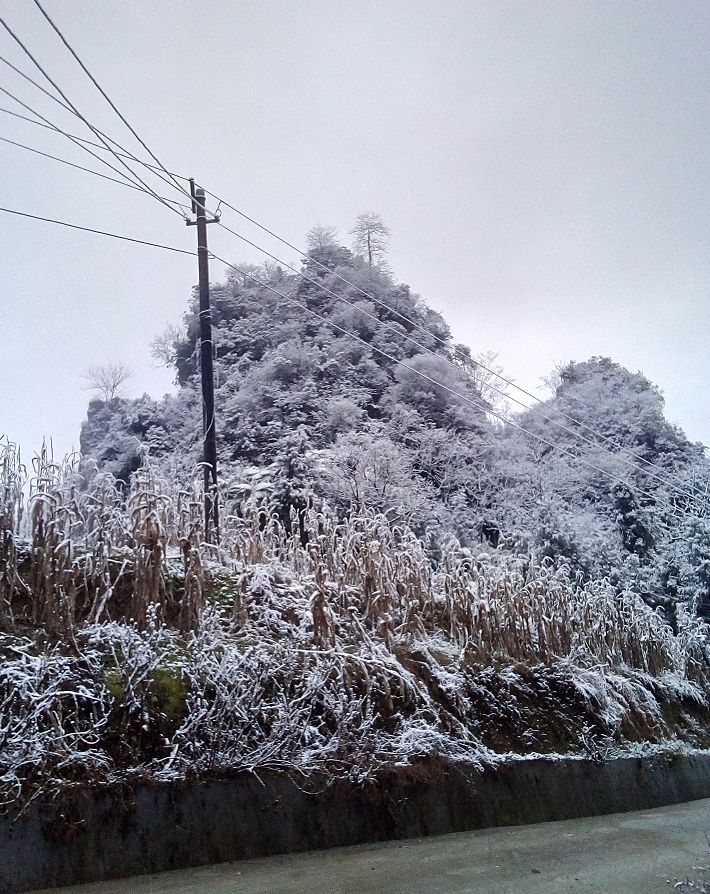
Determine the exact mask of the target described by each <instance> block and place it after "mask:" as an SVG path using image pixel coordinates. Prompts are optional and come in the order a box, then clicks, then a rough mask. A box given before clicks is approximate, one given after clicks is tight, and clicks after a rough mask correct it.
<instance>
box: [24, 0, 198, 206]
mask: <svg viewBox="0 0 710 894" xmlns="http://www.w3.org/2000/svg"><path fill="white" fill-rule="evenodd" d="M34 2H35V6H36V7H37V8H38V9H39V11H40V12H41V13H42V15H43V16H44V17H45V19H46V20H47V21H48V22H49V24H50V25H51V26H52V28H53V29H54V30H55V31H56V33H57V34H58V35H59V38H60V39H61V41H62V43H63V44H64V46H65V47H66V48H67V49H68V50H69V52H70V53H71V54H72V56H73V57H74V58H75V59H76V61H77V62H78V63H79V65H80V66H81V67H82V69H83V71H84V72H85V73H86V75H87V76H88V77H89V78H90V79H91V82H92V83H93V84H94V86H95V87H96V89H97V90H98V91H99V92H100V93H101V95H102V96H103V98H104V99H105V100H106V102H107V103H108V104H109V105H110V106H111V108H112V109H113V110H114V112H115V113H116V114H117V115H118V117H119V118H120V119H121V121H123V123H124V124H125V125H126V127H127V128H128V129H129V130H130V132H131V133H132V134H133V136H134V137H135V138H136V139H137V140H138V142H139V143H140V144H141V146H142V147H143V148H144V149H145V151H146V152H147V153H148V155H150V157H151V158H152V159H153V161H154V162H155V163H156V164H157V165H158V166H159V167H160V168H161V170H162V171H164V172H165V173H166V174H167V175H168V176H169V177H170V179H171V180H173V181H174V183H175V185H176V186H177V188H178V189H182V187H181V185H180V184H179V183H178V181H177V180H176V179H175V178H174V177H173V175H172V174H171V173H170V172H169V171H168V170H167V169H166V168H165V166H164V165H163V164H162V162H161V161H160V159H159V158H158V157H157V156H156V155H155V154H154V153H153V152H151V150H150V149H149V148H148V146H147V145H146V144H145V143H144V142H143V140H142V139H141V138H140V137H139V136H138V134H137V133H136V131H135V130H134V129H133V128H132V127H131V125H130V124H129V123H128V121H127V120H126V119H125V118H124V116H123V115H122V114H121V113H120V112H119V110H118V109H117V108H116V106H115V104H114V103H113V102H112V101H111V99H110V98H109V96H108V94H107V93H106V91H105V90H104V89H103V88H102V87H101V85H100V84H99V82H98V81H97V80H96V78H95V77H94V76H93V75H92V74H91V72H90V71H89V69H88V68H87V67H86V65H84V63H83V62H82V61H81V59H80V58H79V56H78V55H77V53H76V52H75V51H74V49H73V48H72V46H71V44H70V43H69V41H68V40H67V39H66V37H65V36H64V35H63V34H62V32H61V31H60V30H59V28H58V27H57V26H56V25H55V23H54V21H53V20H52V18H51V16H50V15H49V14H48V13H47V12H46V11H45V10H44V7H43V6H42V4H41V3H40V2H39V0H34Z"/></svg>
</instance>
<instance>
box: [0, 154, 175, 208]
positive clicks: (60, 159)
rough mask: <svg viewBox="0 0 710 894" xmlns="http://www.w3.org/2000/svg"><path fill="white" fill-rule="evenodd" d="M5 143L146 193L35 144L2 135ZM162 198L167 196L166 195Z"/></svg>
mask: <svg viewBox="0 0 710 894" xmlns="http://www.w3.org/2000/svg"><path fill="white" fill-rule="evenodd" d="M0 140H2V142H3V143H9V144H10V145H11V146H17V147H18V148H19V149H26V150H27V151H28V152H34V153H35V154H36V155H42V156H43V157H44V158H51V159H52V161H58V162H60V163H61V164H63V165H68V166H69V167H70V168H76V169H77V170H79V171H84V172H85V173H87V174H93V175H94V176H95V177H101V179H102V180H109V181H110V182H111V183H117V184H118V185H119V186H125V187H126V188H127V189H135V190H137V191H138V192H141V193H144V194H145V190H144V189H143V188H142V187H141V186H138V185H137V184H134V183H129V182H128V181H126V180H119V179H118V178H116V177H109V176H108V174H102V173H101V172H100V171H94V170H93V168H87V167H84V165H78V164H76V163H75V162H73V161H68V159H66V158H60V157H59V156H58V155H52V154H51V153H49V152H43V151H42V150H41V149H36V148H35V147H34V146H27V145H25V144H24V143H18V142H16V141H15V140H10V139H8V137H0ZM162 198H165V197H164V196H163V197H162ZM166 201H171V202H173V203H174V204H176V205H180V203H179V202H175V201H174V200H173V199H170V200H166ZM180 207H181V208H187V205H180Z"/></svg>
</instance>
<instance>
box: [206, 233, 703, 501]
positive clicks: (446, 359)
mask: <svg viewBox="0 0 710 894" xmlns="http://www.w3.org/2000/svg"><path fill="white" fill-rule="evenodd" d="M218 223H219V224H220V226H222V227H223V228H224V229H225V230H227V232H229V233H231V234H232V235H234V236H236V237H237V238H238V239H241V240H242V241H243V242H245V243H246V244H247V245H249V246H251V247H252V248H255V249H257V250H258V251H261V252H263V253H264V254H265V255H266V256H267V257H269V258H271V259H272V260H273V261H276V262H277V263H279V264H282V265H283V266H284V267H286V268H287V269H289V270H291V271H292V272H294V273H295V274H296V275H297V276H299V277H301V278H302V279H303V280H305V281H306V282H309V283H311V284H312V285H315V286H316V287H317V288H319V289H320V290H322V291H323V292H324V293H325V294H327V295H330V296H331V297H333V298H335V299H336V300H338V301H342V302H343V303H344V304H346V305H348V306H349V307H351V308H353V309H354V310H356V311H357V312H359V313H360V314H362V315H363V316H365V317H367V318H368V319H370V320H372V321H374V322H375V323H376V324H377V325H378V327H381V328H384V329H386V330H389V331H390V332H392V333H394V334H395V335H397V336H399V337H403V338H404V339H406V340H407V341H409V342H411V343H412V344H414V345H416V346H417V347H418V348H419V349H420V350H421V351H422V352H423V353H425V354H428V355H429V356H431V357H435V358H437V359H439V360H442V361H443V362H445V363H447V364H448V365H449V366H451V367H452V368H453V369H455V370H456V371H457V372H461V368H460V367H459V366H458V365H457V364H456V363H454V362H453V361H452V360H451V358H449V357H448V356H446V355H442V354H437V353H436V352H435V351H433V350H432V349H431V348H429V347H427V346H426V345H423V344H422V343H421V342H419V341H417V340H416V339H415V338H413V337H412V336H411V335H409V334H408V333H407V332H404V333H402V332H400V331H399V330H397V329H395V328H394V327H393V326H391V325H390V324H389V323H386V322H383V321H382V320H380V319H379V318H378V317H377V316H376V315H375V314H372V313H370V312H369V311H368V310H366V309H365V308H363V307H358V306H357V305H356V304H354V303H353V302H352V301H350V300H348V299H347V298H346V297H344V296H343V295H339V294H338V293H337V292H334V291H333V290H332V289H329V288H328V287H327V286H325V285H324V284H323V283H321V282H319V281H318V280H315V279H313V278H312V277H309V276H307V275H306V274H305V273H303V272H302V271H299V270H297V269H296V268H295V267H293V266H292V265H291V264H288V263H287V262H286V261H284V260H282V259H281V258H279V257H277V256H276V255H274V254H271V253H270V252H268V251H267V250H266V249H264V248H263V247H262V246H260V245H257V244H256V243H255V242H252V241H251V240H250V239H247V237H246V236H244V235H242V234H241V233H238V232H237V231H236V230H233V229H231V228H230V227H228V226H227V225H226V224H225V223H223V222H222V221H218ZM378 303H379V304H380V305H381V306H383V307H384V308H385V309H387V310H391V308H390V307H389V305H388V304H386V303H384V302H381V301H380V302H378ZM418 328H422V327H418ZM424 331H425V332H427V334H431V333H429V332H428V330H424ZM444 344H445V343H444ZM447 347H448V346H447ZM490 387H491V388H492V389H493V390H494V391H496V392H498V393H499V394H502V395H503V396H505V397H506V398H508V399H509V400H512V401H513V402H515V403H516V404H518V405H519V406H521V407H523V408H524V409H526V410H529V411H530V412H532V413H535V414H537V415H539V416H540V417H541V418H542V419H545V420H546V421H548V422H550V423H552V424H553V425H556V426H557V428H558V429H560V430H561V431H564V432H567V433H568V434H571V435H572V436H573V437H575V438H579V439H580V440H581V441H583V442H584V443H586V444H589V445H591V446H593V447H598V448H600V449H602V450H604V452H605V453H608V454H609V455H610V456H613V457H614V458H615V459H617V460H618V461H619V462H621V463H623V464H624V465H626V466H628V467H630V468H632V469H634V470H635V471H636V472H642V473H644V474H646V475H648V476H649V477H651V478H654V479H656V480H657V481H659V482H661V483H663V484H666V485H667V482H666V481H665V480H664V479H663V478H661V477H660V476H658V475H655V474H654V473H653V472H650V471H648V470H646V469H642V468H641V467H640V466H638V465H637V464H636V463H634V462H631V461H630V460H628V459H625V458H624V456H623V455H621V454H619V453H612V452H611V451H610V450H608V449H607V448H605V447H604V446H603V445H601V444H599V443H598V442H596V441H593V440H591V439H590V438H588V437H586V436H585V435H583V434H581V433H580V432H576V431H574V430H573V429H570V428H568V427H567V426H565V425H563V424H562V423H561V422H559V421H557V420H555V419H553V418H552V417H551V416H548V415H546V414H545V413H543V412H541V411H540V410H538V409H536V408H535V407H529V406H527V405H526V404H524V403H523V402H522V401H520V400H518V399H517V398H516V397H513V396H512V395H508V394H505V392H503V391H501V390H500V389H499V388H496V387H495V386H494V385H491V386H490ZM494 415H495V414H494ZM671 489H672V490H673V492H674V493H678V494H679V495H680V494H682V495H683V496H689V494H686V493H685V492H683V491H680V490H678V489H676V488H671Z"/></svg>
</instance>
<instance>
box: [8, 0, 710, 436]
mask: <svg viewBox="0 0 710 894" xmlns="http://www.w3.org/2000/svg"><path fill="white" fill-rule="evenodd" d="M45 6H46V9H47V10H48V12H49V13H50V14H51V15H52V16H53V17H54V19H55V21H56V22H57V24H58V25H59V27H60V28H61V29H62V30H63V31H64V32H65V35H66V36H67V38H68V39H69V41H70V42H71V43H72V44H73V45H74V48H75V49H76V50H77V51H78V52H79V54H80V55H81V56H82V58H83V60H84V62H85V63H86V65H87V66H88V68H89V69H90V70H91V72H92V73H93V74H94V75H95V76H96V77H97V79H98V80H99V81H100V83H101V84H102V86H103V87H104V89H105V90H106V91H107V92H108V93H109V95H110V96H111V98H112V99H113V100H114V102H115V103H116V104H117V106H118V107H119V109H120V110H121V111H122V112H123V114H124V115H125V116H126V117H127V119H128V120H129V121H130V122H131V124H132V125H133V126H134V127H135V128H136V130H137V131H138V132H139V133H140V135H141V136H142V138H143V139H144V140H145V141H146V143H147V144H148V145H149V146H150V148H151V149H152V150H153V151H154V152H155V153H156V154H157V155H158V156H159V158H160V159H161V161H163V162H164V163H165V164H166V166H167V167H169V168H170V169H171V170H174V171H177V172H178V173H181V174H186V175H189V176H194V177H195V178H196V179H197V180H198V181H201V182H203V183H204V185H206V186H207V187H208V188H209V189H211V190H213V191H214V192H217V193H219V194H222V195H224V196H225V197H226V198H227V199H228V200H229V201H230V202H231V203H232V204H234V205H236V206H238V207H239V208H242V209H243V210H245V211H246V212H247V213H249V214H250V215H252V216H253V217H255V218H256V219H258V220H259V221H261V222H263V223H264V224H266V225H268V226H269V227H270V228H271V229H273V230H275V231H276V232H277V233H279V234H282V235H284V236H285V237H286V238H288V239H289V240H290V241H292V242H294V243H295V244H299V243H302V241H303V236H304V233H305V232H306V231H307V230H308V229H309V228H310V227H311V226H313V225H314V224H316V223H320V224H324V225H332V226H335V227H336V228H337V229H338V230H339V232H340V233H341V235H342V236H343V237H345V238H346V239H349V237H348V236H347V234H348V231H349V229H350V228H351V226H352V222H353V219H354V218H355V216H356V215H357V214H359V213H360V212H362V211H376V212H378V213H380V214H381V215H382V217H383V219H384V220H385V222H386V223H387V224H388V225H389V227H390V229H391V231H392V249H391V259H390V260H391V265H392V267H393V269H394V271H395V273H396V275H397V277H398V278H399V279H401V280H402V281H404V282H407V283H409V284H410V285H411V287H412V289H413V290H414V291H415V292H419V293H420V294H421V295H422V296H423V297H425V298H426V300H427V301H428V302H429V304H430V305H431V306H433V307H434V308H436V309H437V310H439V311H440V312H441V313H443V314H444V316H445V317H446V319H447V320H448V321H449V323H450V325H451V327H452V330H453V333H454V336H455V338H456V339H457V340H459V341H462V342H465V343H466V344H468V345H469V346H470V347H471V348H472V350H473V352H474V353H478V352H480V351H484V350H494V351H497V352H498V356H499V361H500V362H501V363H502V364H503V366H504V367H505V369H506V370H507V372H508V373H509V374H510V375H511V376H512V377H514V378H515V379H516V381H517V382H519V383H520V384H522V385H524V386H525V387H526V388H528V389H535V388H537V387H538V385H539V384H540V378H541V377H542V376H544V375H546V374H548V373H549V371H550V370H551V368H552V367H553V366H554V364H555V363H557V362H559V361H562V360H565V361H566V360H584V359H586V358H588V357H590V356H592V355H607V356H610V357H612V358H613V359H614V360H616V361H618V362H620V363H622V364H623V365H625V366H627V367H628V368H629V369H631V370H633V371H636V370H641V371H642V372H643V373H645V374H646V375H647V376H648V377H649V378H650V379H651V380H652V381H653V382H654V383H655V384H657V385H658V386H660V388H661V389H662V390H663V392H664V394H665V396H666V401H667V407H666V409H667V414H668V416H669V418H670V419H671V421H673V422H675V423H677V424H679V425H681V426H682V427H683V428H684V429H685V430H686V432H687V433H688V435H689V436H690V437H691V438H692V439H694V440H702V441H703V442H704V443H706V444H707V443H710V387H709V385H710V344H709V340H708V326H707V317H708V311H709V310H710V254H709V252H708V234H709V233H710V227H709V226H708V224H709V223H710V221H709V217H710V186H709V180H708V159H710V123H709V122H710V65H709V64H708V60H709V59H710V3H708V2H707V0H702V2H691V0H683V2H678V0H672V2H653V0H643V2H632V0H624V2H601V0H588V2H587V0H585V2H574V0H563V2H551V0H535V2H533V0H529V2H501V0H495V2H494V0H485V2H464V3H458V2H435V0H428V2H416V0H407V2H395V0H384V2H382V0H378V2H368V0H365V2H363V0H357V2H354V0H349V2H320V0H301V2H294V0H282V2H269V0H259V2H243V0H233V2H227V0H213V2H209V3H194V2H179V0H171V2H169V3H168V2H155V0H121V2H115V0H101V2H99V3H97V2H95V0H86V2H84V0H82V2H79V0H63V2H58V0H45ZM2 14H3V15H4V16H5V17H6V18H7V20H8V23H9V24H10V25H11V26H12V27H13V28H14V29H16V31H17V33H18V35H19V36H20V37H21V38H22V39H23V41H25V42H26V44H27V45H28V47H29V48H30V49H31V50H32V51H33V52H34V53H35V55H36V57H37V58H38V60H40V61H41V62H42V63H43V64H44V65H45V66H46V68H47V69H48V70H49V72H50V73H51V74H52V76H53V77H54V78H55V79H56V80H57V82H58V83H59V85H60V86H61V87H62V88H63V89H64V91H65V92H66V93H67V94H68V96H69V97H70V99H72V101H73V102H74V103H75V104H76V105H77V106H78V107H79V109H80V110H81V111H82V112H83V114H84V115H85V116H86V117H87V118H89V119H90V120H91V121H92V122H93V123H95V124H96V125H97V126H98V127H100V128H102V129H103V130H105V131H107V132H109V133H110V134H111V135H113V136H114V137H115V138H116V139H117V140H118V141H119V142H121V143H123V144H124V145H126V146H128V147H130V148H131V150H132V151H135V150H136V149H137V148H138V146H137V144H136V143H135V142H132V137H131V135H130V133H129V132H128V131H127V130H126V129H125V128H124V127H123V125H122V124H121V122H120V120H119V119H118V118H117V117H116V116H115V115H113V113H112V112H111V110H110V108H109V107H108V106H107V105H106V103H105V102H104V101H103V100H102V98H101V97H100V95H99V94H98V93H97V92H96V91H95V89H94V88H92V87H91V84H90V83H89V82H88V81H87V80H86V78H85V76H84V75H83V73H82V72H81V69H80V68H79V67H78V66H77V64H76V63H75V62H74V60H72V58H71V57H70V56H69V54H68V53H67V51H66V50H65V49H64V47H63V46H62V44H61V43H60V41H59V40H58V38H57V37H56V35H55V34H54V33H53V32H52V31H51V30H50V27H49V25H48V24H47V23H46V21H45V20H44V19H43V18H42V16H41V14H40V13H39V11H38V10H37V9H36V7H35V6H34V4H33V3H31V2H30V0H5V2H3V4H2ZM0 53H2V55H4V56H7V57H8V58H9V59H10V60H11V61H13V62H14V63H16V64H18V65H21V66H22V68H23V69H24V70H25V71H27V72H28V73H32V74H33V76H35V77H38V76H39V75H38V73H37V72H36V71H34V72H33V71H32V68H31V63H29V61H28V60H27V59H26V57H23V54H22V52H21V51H20V50H19V49H18V48H17V47H16V46H15V45H13V43H12V40H11V38H10V37H9V36H8V35H7V33H5V32H3V33H2V34H0ZM39 77H41V76H39ZM0 86H3V87H5V88H6V89H8V90H11V91H12V92H13V93H16V94H17V95H18V96H19V97H21V98H22V99H23V100H24V101H25V102H27V103H28V104H30V105H31V106H32V107H33V108H35V109H37V110H38V111H40V112H41V113H42V114H44V115H45V116H47V117H49V118H51V119H52V120H54V121H56V122H57V123H60V124H61V126H63V127H65V128H67V129H71V131H72V132H74V133H77V134H79V135H82V136H86V135H87V131H86V130H85V129H83V125H82V124H81V122H80V121H78V120H77V119H73V120H72V116H71V115H68V114H66V113H64V112H63V111H62V110H61V109H59V107H58V106H55V105H53V104H52V103H51V102H50V101H49V100H46V99H44V98H43V97H42V96H41V94H39V93H38V92H37V91H36V90H35V89H34V88H33V87H32V86H31V85H29V84H27V83H23V81H22V80H21V79H20V78H19V77H18V76H17V75H15V74H14V73H13V72H11V71H10V70H9V69H8V68H6V67H5V66H2V65H0ZM0 105H1V106H3V107H5V108H12V109H13V110H18V111H20V112H22V109H21V108H19V107H18V106H16V105H15V104H14V103H13V102H12V100H11V99H9V98H7V97H6V96H5V95H4V94H2V95H0ZM0 135H2V136H5V137H9V138H11V139H14V140H19V141H20V142H24V143H28V144H30V145H33V146H35V147H37V148H42V149H44V151H48V152H52V153H54V154H59V155H62V156H64V157H66V158H71V159H73V160H74V161H76V162H78V163H82V164H88V165H92V166H94V167H96V168H99V165H98V163H96V162H94V160H93V159H92V158H91V157H90V156H88V155H86V154H84V153H82V152H81V151H80V150H78V149H76V148H75V147H74V146H72V144H71V143H69V142H68V141H67V140H66V139H65V138H64V137H61V136H58V135H56V134H52V133H50V132H47V131H43V130H41V129H40V128H37V127H33V126H31V125H30V124H25V123H23V122H21V121H15V120H13V119H11V118H10V117H9V116H8V115H5V114H0ZM0 166H1V168H0V169H1V170H2V180H1V182H2V201H1V202H0V204H2V205H3V206H6V207H10V208H16V209H19V210H23V211H28V212H30V213H34V214H39V215H44V216H48V217H55V218H61V219H65V220H69V221H72V222H75V223H79V224H83V225H86V226H91V227H97V228H99V229H109V230H113V231H115V232H118V233H123V234H127V235H132V236H135V237H137V238H142V239H148V240H154V241H157V242H165V243H169V244H171V245H175V246H179V247H182V248H186V249H192V248H193V247H194V240H195V231H194V229H193V228H190V229H188V228H186V227H185V226H184V223H183V222H182V221H181V220H180V218H179V217H178V216H176V215H173V214H171V213H170V212H169V211H167V210H166V209H165V208H164V207H163V206H161V205H159V204H158V203H156V202H155V201H154V200H153V199H151V198H149V197H146V196H144V195H142V194H140V193H138V192H132V191H131V190H128V189H123V188H121V187H120V186H117V185H114V184H112V183H106V182H105V181H101V180H99V179H98V178H94V177H90V176H89V175H88V174H84V173H81V172H74V171H71V170H70V169H68V168H66V167H64V166H62V165H58V164H56V163H55V162H53V161H50V160H48V159H43V158H39V157H37V156H32V155H30V154H29V153H27V152H25V151H23V150H20V149H16V148H14V147H12V146H8V145H6V144H0ZM108 173H111V172H108ZM165 188H166V189H167V187H165ZM0 218H1V219H2V224H3V238H2V261H1V271H0V272H1V279H0V289H1V291H0V303H1V304H0V308H1V318H0V320H1V325H2V340H1V341H0V345H1V347H0V382H1V383H2V384H1V386H0V432H5V433H6V434H7V435H9V436H10V437H11V438H12V439H14V440H17V441H20V442H21V443H22V444H23V446H24V447H25V448H26V450H27V452H29V451H31V450H33V449H35V448H37V447H38V446H39V444H40V442H41V439H42V437H43V435H46V436H48V437H52V438H53V439H54V444H55V448H56V449H57V450H58V451H64V450H66V449H68V448H69V447H71V446H72V445H73V444H74V445H78V434H79V429H80V425H81V421H82V419H83V417H84V415H85V411H86V403H87V399H88V393H87V392H86V391H85V390H82V384H83V383H82V379H81V373H82V371H83V370H85V369H86V367H87V366H89V365H90V364H96V363H102V362H105V361H106V360H107V359H115V360H120V361H124V362H126V363H127V364H128V365H129V366H131V367H132V369H133V370H134V373H135V376H134V378H133V379H132V380H131V382H130V388H129V393H130V394H131V395H138V394H141V393H143V392H144V391H147V392H148V393H150V394H152V395H153V396H156V397H157V396H160V395H161V394H162V393H164V392H165V391H166V390H169V389H170V388H171V374H170V373H169V372H168V371H166V370H161V369H155V368H154V366H153V361H152V360H151V357H150V351H149V344H150V341H151V339H152V337H153V336H154V335H156V334H158V333H159V332H160V331H161V330H162V329H163V327H164V326H165V324H166V323H167V322H169V321H178V320H179V319H180V317H181V314H182V312H183V311H184V309H185V306H186V302H187V300H188V298H189V295H190V291H191V288H192V285H193V283H194V282H195V281H196V261H195V259H194V258H191V257H187V256H180V255H174V254H169V253H166V252H160V251H158V250H157V249H152V248H146V247H142V246H137V245H129V244H126V243H120V242H117V241H115V240H111V239H105V238H102V237H99V236H91V235H88V234H85V233H79V232H73V231H68V230H65V229H62V228H57V227H52V226H50V225H49V224H44V223H39V222H30V221H26V220H19V219H15V218H10V217H8V216H7V215H4V214H2V215H0ZM223 220H224V222H225V223H227V224H228V225H229V226H231V227H232V228H233V229H237V230H240V231H242V230H243V232H244V233H245V235H247V236H249V237H250V238H252V239H255V240H256V241H258V242H260V243H261V244H263V245H264V247H265V248H267V249H269V250H271V251H273V252H274V253H276V254H281V256H282V257H284V258H285V260H287V261H290V262H294V261H296V260H297V256H295V255H294V253H293V252H291V251H290V250H288V249H283V248H279V246H278V244H277V243H275V242H274V241H273V240H270V239H266V238H265V237H264V236H263V234H259V232H258V231H256V230H254V229H253V228H246V227H245V226H244V224H243V221H241V220H240V218H238V217H237V216H236V215H233V214H232V213H231V212H229V211H226V212H225V214H224V217H223ZM209 236H210V247H211V248H213V250H214V251H215V252H216V253H218V254H220V255H222V256H223V257H227V258H230V259H233V260H234V261H238V260H246V261H252V262H259V261H260V260H261V256H260V254H259V253H258V252H256V251H254V250H253V249H249V248H247V247H246V246H244V245H241V244H240V243H239V242H238V240H237V239H235V238H234V237H232V236H230V235H228V234H226V233H225V232H224V231H220V230H219V228H217V227H214V226H213V227H211V228H210V233H209ZM211 273H212V279H213V280H215V281H216V280H219V279H221V278H222V277H223V271H222V269H221V265H219V264H216V263H215V264H213V266H212V271H211ZM540 394H542V392H540Z"/></svg>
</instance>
